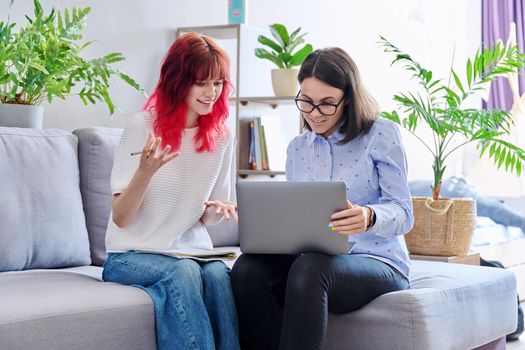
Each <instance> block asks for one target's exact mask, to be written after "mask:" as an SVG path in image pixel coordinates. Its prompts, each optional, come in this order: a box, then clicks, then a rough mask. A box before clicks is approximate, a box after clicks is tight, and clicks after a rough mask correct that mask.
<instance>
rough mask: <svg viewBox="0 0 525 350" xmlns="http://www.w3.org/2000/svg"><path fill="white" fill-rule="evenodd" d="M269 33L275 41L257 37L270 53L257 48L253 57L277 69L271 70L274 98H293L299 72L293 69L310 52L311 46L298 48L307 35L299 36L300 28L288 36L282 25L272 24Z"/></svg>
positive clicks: (260, 36)
mask: <svg viewBox="0 0 525 350" xmlns="http://www.w3.org/2000/svg"><path fill="white" fill-rule="evenodd" d="M270 32H271V34H272V36H273V37H274V39H275V41H274V40H272V39H270V38H268V37H266V36H264V35H259V36H258V37H257V40H258V41H259V43H261V44H263V45H265V46H267V47H268V48H269V49H270V51H268V50H267V49H265V48H257V49H255V56H257V57H259V58H263V59H267V60H270V61H272V62H273V63H274V64H275V65H276V66H277V69H272V87H273V91H274V94H275V96H294V95H295V94H296V93H297V90H298V86H299V85H298V82H297V74H298V72H299V70H298V69H296V68H293V67H297V66H300V65H301V64H302V63H303V61H304V59H305V58H306V56H308V55H309V54H310V53H311V52H312V50H313V48H312V45H310V44H306V45H304V46H303V47H301V48H299V45H301V44H302V43H304V39H303V37H304V36H305V35H306V34H307V33H303V34H301V27H299V28H297V29H296V30H294V31H293V33H292V34H288V30H287V29H286V27H285V26H284V25H282V24H279V23H274V24H272V25H270Z"/></svg>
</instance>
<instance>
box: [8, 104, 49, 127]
mask: <svg viewBox="0 0 525 350" xmlns="http://www.w3.org/2000/svg"><path fill="white" fill-rule="evenodd" d="M43 116H44V107H42V106H31V105H18V104H11V103H0V126H11V127H18V128H34V129H42V119H43Z"/></svg>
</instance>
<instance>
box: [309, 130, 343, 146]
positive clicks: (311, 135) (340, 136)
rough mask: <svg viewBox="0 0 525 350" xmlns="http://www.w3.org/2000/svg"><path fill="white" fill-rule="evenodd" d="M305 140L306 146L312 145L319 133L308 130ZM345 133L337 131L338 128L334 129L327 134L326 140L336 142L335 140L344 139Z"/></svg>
mask: <svg viewBox="0 0 525 350" xmlns="http://www.w3.org/2000/svg"><path fill="white" fill-rule="evenodd" d="M306 137H307V142H308V146H310V145H312V144H313V143H314V141H315V139H316V138H318V137H321V138H322V136H321V135H319V134H316V133H315V132H313V131H310V130H309V131H308V134H307V136H306ZM344 137H345V135H344V134H343V133H341V132H339V129H337V130H335V131H334V132H333V133H332V135H330V136H328V139H327V141H329V142H336V141H339V140H342V139H344Z"/></svg>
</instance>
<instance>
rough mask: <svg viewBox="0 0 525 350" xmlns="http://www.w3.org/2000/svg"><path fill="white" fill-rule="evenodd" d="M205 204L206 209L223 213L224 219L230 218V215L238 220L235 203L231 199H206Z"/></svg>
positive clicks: (219, 213)
mask: <svg viewBox="0 0 525 350" xmlns="http://www.w3.org/2000/svg"><path fill="white" fill-rule="evenodd" d="M204 205H205V206H206V211H209V210H215V214H217V215H223V216H224V218H225V219H226V220H230V217H233V219H234V220H235V221H236V222H238V221H239V218H238V217H237V203H235V202H231V201H218V200H214V201H206V202H204Z"/></svg>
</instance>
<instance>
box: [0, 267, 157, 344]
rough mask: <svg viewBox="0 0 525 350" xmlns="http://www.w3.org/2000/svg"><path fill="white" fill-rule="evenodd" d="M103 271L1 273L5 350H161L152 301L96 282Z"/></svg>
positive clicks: (0, 325) (0, 328)
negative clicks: (156, 332) (158, 348)
mask: <svg viewBox="0 0 525 350" xmlns="http://www.w3.org/2000/svg"><path fill="white" fill-rule="evenodd" d="M101 271H102V269H101V268H98V267H91V268H89V267H85V268H77V269H68V270H54V271H53V270H33V271H19V272H5V273H1V274H0V310H2V312H0V344H1V346H0V347H1V348H2V349H17V350H25V349H39V350H46V349H49V350H62V349H63V350H70V349H93V350H97V349H100V350H102V349H137V350H139V349H140V350H143V349H155V348H156V337H155V316H154V309H153V304H152V302H151V299H150V297H149V295H148V294H147V293H146V292H144V291H142V290H141V289H138V288H134V287H129V286H122V285H118V284H114V283H104V282H101V281H100V280H99V279H97V278H96V277H98V276H100V274H101ZM90 275H91V276H90ZM92 276H95V277H92Z"/></svg>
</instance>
